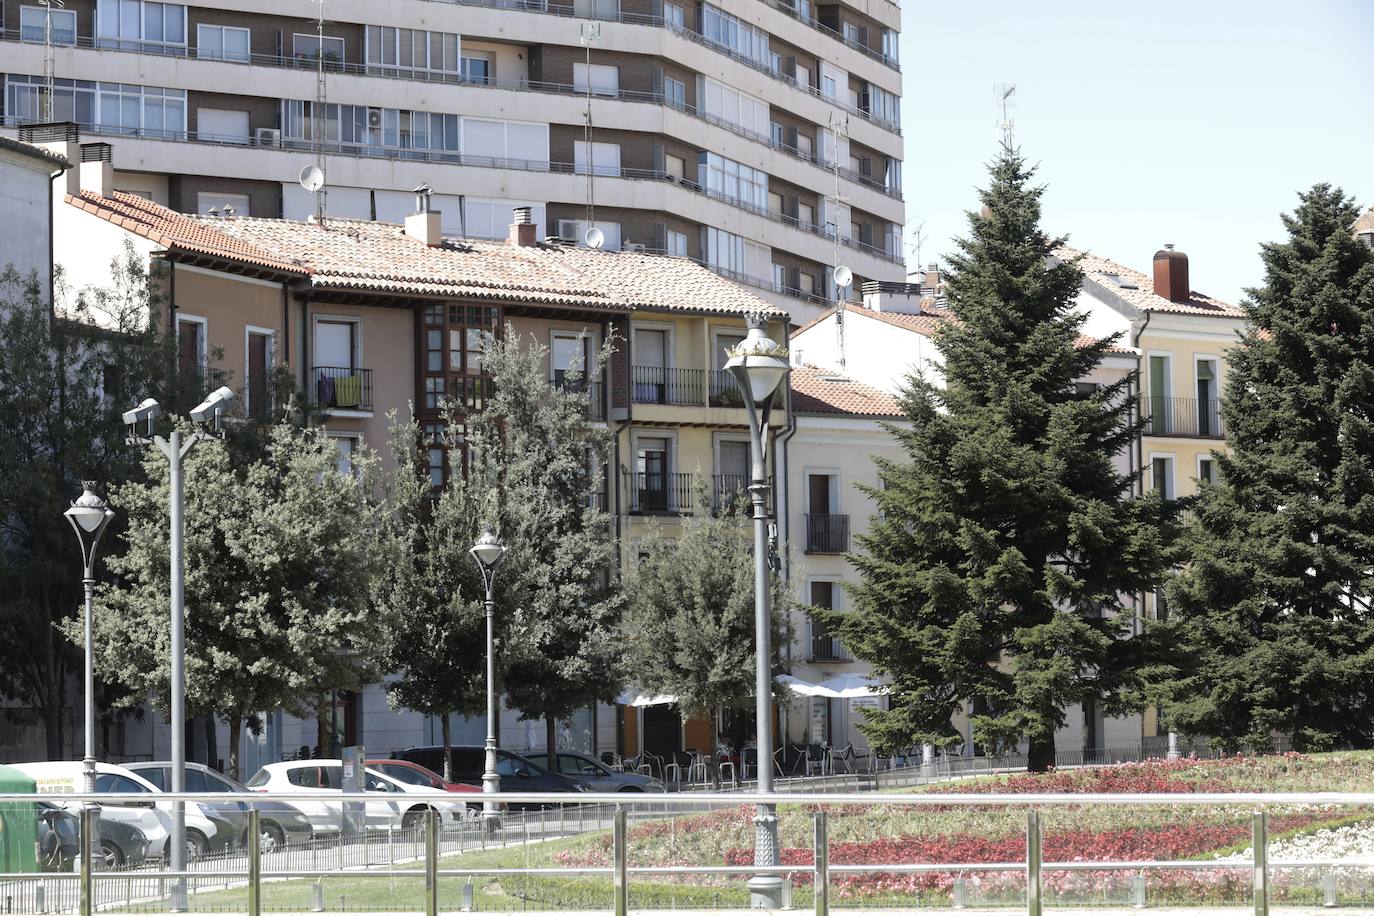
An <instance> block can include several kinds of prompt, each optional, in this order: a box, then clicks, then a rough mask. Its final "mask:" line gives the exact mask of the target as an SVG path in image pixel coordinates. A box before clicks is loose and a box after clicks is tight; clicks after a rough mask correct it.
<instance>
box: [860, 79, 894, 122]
mask: <svg viewBox="0 0 1374 916" xmlns="http://www.w3.org/2000/svg"><path fill="white" fill-rule="evenodd" d="M866 95H867V98H868V107H867V109H866V110H867V111H868V116H869V117H870V118H871V119H872V120H874V121H877V122H879V123H880V124H891V125H893V126H896V125H897V124H900V123H901V120H902V111H901V99H899V98H898V97H897V96H896V95H895V94H893V93H891V92H888V91H887V90H886V89H879V88H878V87H877V86H875V85H873V84H872V83H869V84H868V89H867V92H866Z"/></svg>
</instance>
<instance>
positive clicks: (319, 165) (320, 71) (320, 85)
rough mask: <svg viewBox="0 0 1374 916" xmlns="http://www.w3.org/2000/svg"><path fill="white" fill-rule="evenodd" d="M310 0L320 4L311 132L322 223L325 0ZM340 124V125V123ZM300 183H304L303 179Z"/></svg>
mask: <svg viewBox="0 0 1374 916" xmlns="http://www.w3.org/2000/svg"><path fill="white" fill-rule="evenodd" d="M311 2H312V3H318V4H319V5H320V15H319V18H318V19H317V20H316V21H315V38H316V41H317V42H318V45H317V47H316V49H315V112H314V114H315V117H314V118H313V119H312V120H313V121H314V124H313V125H312V132H313V133H314V135H315V169H316V172H317V174H318V175H319V179H318V185H317V188H316V190H315V217H316V221H317V222H319V224H320V225H324V207H325V195H326V194H328V193H329V192H328V191H327V190H326V189H325V184H324V141H325V136H324V135H325V129H326V125H327V124H328V123H329V121H328V119H327V117H326V116H325V109H326V108H327V107H328V105H327V103H328V99H329V95H328V92H327V91H326V89H327V87H326V86H325V77H324V5H325V3H326V2H327V0H311ZM283 126H284V125H283ZM340 126H341V127H342V125H340ZM301 183H302V185H304V183H305V182H304V179H302V182H301Z"/></svg>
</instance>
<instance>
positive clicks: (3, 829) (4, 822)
mask: <svg viewBox="0 0 1374 916" xmlns="http://www.w3.org/2000/svg"><path fill="white" fill-rule="evenodd" d="M37 791H38V787H37V784H36V783H34V781H33V780H32V779H30V778H29V777H27V776H25V775H24V774H23V773H21V772H19V771H18V770H16V769H14V768H13V767H7V766H4V765H3V764H0V792H6V793H11V792H12V793H19V792H25V793H30V794H32V793H36V792H37ZM36 871H38V811H37V808H36V806H35V805H34V804H33V803H31V802H0V872H5V873H10V874H13V873H16V872H36Z"/></svg>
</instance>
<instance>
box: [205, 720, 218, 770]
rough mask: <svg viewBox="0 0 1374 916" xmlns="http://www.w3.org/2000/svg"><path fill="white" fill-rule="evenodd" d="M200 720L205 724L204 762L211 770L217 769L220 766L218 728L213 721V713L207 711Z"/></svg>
mask: <svg viewBox="0 0 1374 916" xmlns="http://www.w3.org/2000/svg"><path fill="white" fill-rule="evenodd" d="M201 721H202V722H203V723H204V725H205V764H206V766H208V767H210V768H211V769H212V770H218V769H219V768H220V762H219V728H218V726H217V725H216V723H215V714H214V713H207V714H206V715H205V716H204V717H203V718H202V720H201Z"/></svg>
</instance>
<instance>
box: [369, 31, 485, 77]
mask: <svg viewBox="0 0 1374 916" xmlns="http://www.w3.org/2000/svg"><path fill="white" fill-rule="evenodd" d="M364 45H365V47H364V50H363V56H364V60H365V61H366V62H367V69H368V70H370V71H378V72H383V73H399V74H412V73H416V72H421V71H423V72H431V73H446V74H451V75H454V76H457V75H458V74H459V73H460V72H461V71H462V55H461V53H460V47H461V39H460V38H459V36H458V35H456V34H454V33H453V32H431V31H427V30H425V29H402V28H394V27H392V26H383V25H370V26H368V27H367V30H366V33H365V35H364Z"/></svg>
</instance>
